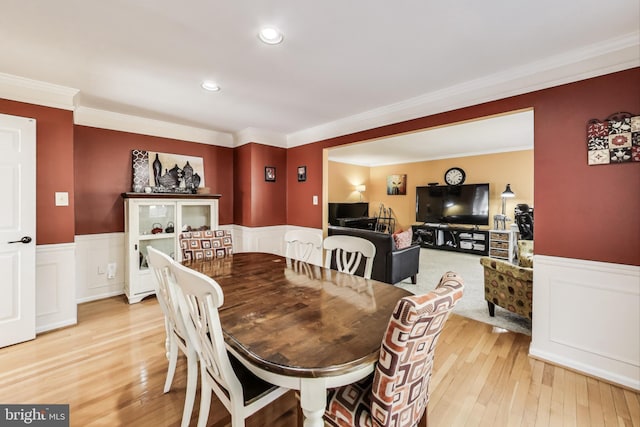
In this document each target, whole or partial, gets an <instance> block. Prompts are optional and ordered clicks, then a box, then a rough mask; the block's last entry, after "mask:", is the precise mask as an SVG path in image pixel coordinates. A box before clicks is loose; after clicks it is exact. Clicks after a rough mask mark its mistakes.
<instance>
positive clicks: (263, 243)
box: [220, 225, 322, 265]
mask: <svg viewBox="0 0 640 427" xmlns="http://www.w3.org/2000/svg"><path fill="white" fill-rule="evenodd" d="M220 228H227V229H229V230H231V231H232V233H233V250H234V251H235V252H267V253H271V254H277V255H283V256H284V254H285V250H286V247H285V244H284V235H285V233H286V232H287V231H289V230H305V231H309V232H311V233H317V234H318V236H320V237H322V230H321V229H318V228H306V227H297V226H294V225H277V226H272V227H255V228H252V227H243V226H239V225H233V226H229V227H220ZM315 252H316V253H314V254H313V255H312V256H311V259H310V263H312V264H317V265H322V250H318V251H315Z"/></svg>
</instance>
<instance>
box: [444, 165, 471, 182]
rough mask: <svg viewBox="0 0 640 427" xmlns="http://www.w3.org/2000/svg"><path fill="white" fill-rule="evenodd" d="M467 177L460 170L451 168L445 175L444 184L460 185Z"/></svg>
mask: <svg viewBox="0 0 640 427" xmlns="http://www.w3.org/2000/svg"><path fill="white" fill-rule="evenodd" d="M466 177H467V175H466V174H465V173H464V171H463V170H462V169H460V168H451V169H449V170H448V171H446V172H445V173H444V182H446V183H447V184H449V185H460V184H462V183H463V182H464V180H465V178H466Z"/></svg>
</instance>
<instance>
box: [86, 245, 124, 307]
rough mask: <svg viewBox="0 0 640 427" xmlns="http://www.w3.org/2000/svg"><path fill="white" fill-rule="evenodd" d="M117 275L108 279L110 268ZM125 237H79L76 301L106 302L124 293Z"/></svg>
mask: <svg viewBox="0 0 640 427" xmlns="http://www.w3.org/2000/svg"><path fill="white" fill-rule="evenodd" d="M111 263H115V264H116V274H115V277H114V278H112V279H109V278H107V266H108V265H109V264H111ZM124 276H125V264H124V233H105V234H88V235H82V236H76V301H77V302H78V303H83V302H88V301H93V300H98V299H103V298H108V297H112V296H114V295H120V294H123V293H124Z"/></svg>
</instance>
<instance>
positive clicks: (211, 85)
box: [202, 80, 220, 92]
mask: <svg viewBox="0 0 640 427" xmlns="http://www.w3.org/2000/svg"><path fill="white" fill-rule="evenodd" d="M202 88H203V89H206V90H210V91H211V92H217V91H219V90H220V86H218V84H217V83H216V82H213V81H211V80H205V81H203V82H202Z"/></svg>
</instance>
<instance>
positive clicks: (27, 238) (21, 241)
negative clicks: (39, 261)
mask: <svg viewBox="0 0 640 427" xmlns="http://www.w3.org/2000/svg"><path fill="white" fill-rule="evenodd" d="M31 240H32V239H31V237H29V236H24V237H23V238H22V239H20V240H14V241H12V242H7V243H31Z"/></svg>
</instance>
